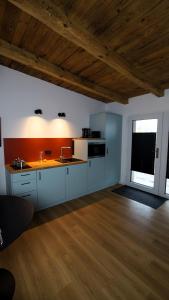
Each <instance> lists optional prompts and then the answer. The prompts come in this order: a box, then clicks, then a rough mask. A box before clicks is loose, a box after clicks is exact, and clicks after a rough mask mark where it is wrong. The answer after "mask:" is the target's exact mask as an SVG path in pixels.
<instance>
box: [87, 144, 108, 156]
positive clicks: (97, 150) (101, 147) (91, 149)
mask: <svg viewBox="0 0 169 300" xmlns="http://www.w3.org/2000/svg"><path fill="white" fill-rule="evenodd" d="M105 153H106V145H105V143H88V158H94V157H104V156H105Z"/></svg>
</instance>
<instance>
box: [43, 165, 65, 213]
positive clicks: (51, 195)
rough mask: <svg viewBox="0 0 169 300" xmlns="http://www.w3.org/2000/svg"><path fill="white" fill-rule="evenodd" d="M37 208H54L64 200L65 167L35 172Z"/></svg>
mask: <svg viewBox="0 0 169 300" xmlns="http://www.w3.org/2000/svg"><path fill="white" fill-rule="evenodd" d="M37 191H38V208H39V209H43V208H46V207H50V206H54V205H56V204H59V203H62V202H64V201H65V199H66V187H65V167H60V168H49V169H44V170H40V171H37Z"/></svg>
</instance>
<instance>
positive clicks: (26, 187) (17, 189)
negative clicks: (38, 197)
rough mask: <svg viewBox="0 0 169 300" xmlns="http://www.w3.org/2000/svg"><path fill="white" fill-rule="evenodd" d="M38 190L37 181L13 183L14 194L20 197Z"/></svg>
mask: <svg viewBox="0 0 169 300" xmlns="http://www.w3.org/2000/svg"><path fill="white" fill-rule="evenodd" d="M33 190H36V180H29V178H27V180H26V179H25V180H24V181H19V182H12V194H13V195H14V194H15V195H18V194H22V193H27V192H31V191H33Z"/></svg>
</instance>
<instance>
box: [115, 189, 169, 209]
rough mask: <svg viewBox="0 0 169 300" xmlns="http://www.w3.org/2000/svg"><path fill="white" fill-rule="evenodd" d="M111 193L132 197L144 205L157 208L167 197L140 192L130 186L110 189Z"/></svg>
mask: <svg viewBox="0 0 169 300" xmlns="http://www.w3.org/2000/svg"><path fill="white" fill-rule="evenodd" d="M112 192H113V193H116V194H119V195H121V196H124V197H126V198H129V199H132V200H134V201H137V202H139V203H142V204H144V205H147V206H150V207H152V208H154V209H157V208H159V207H160V206H161V205H162V204H163V203H164V202H165V201H166V200H167V199H165V198H162V197H159V196H156V195H153V194H149V193H146V192H142V191H140V190H138V189H135V188H131V187H129V186H126V185H125V186H122V187H120V188H117V189H115V190H113V191H112Z"/></svg>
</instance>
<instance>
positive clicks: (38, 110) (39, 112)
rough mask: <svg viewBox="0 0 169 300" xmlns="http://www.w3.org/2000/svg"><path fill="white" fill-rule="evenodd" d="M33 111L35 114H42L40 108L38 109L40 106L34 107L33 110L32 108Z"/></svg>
mask: <svg viewBox="0 0 169 300" xmlns="http://www.w3.org/2000/svg"><path fill="white" fill-rule="evenodd" d="M34 113H35V114H36V115H42V114H43V112H42V109H40V108H38V109H35V110H34Z"/></svg>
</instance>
